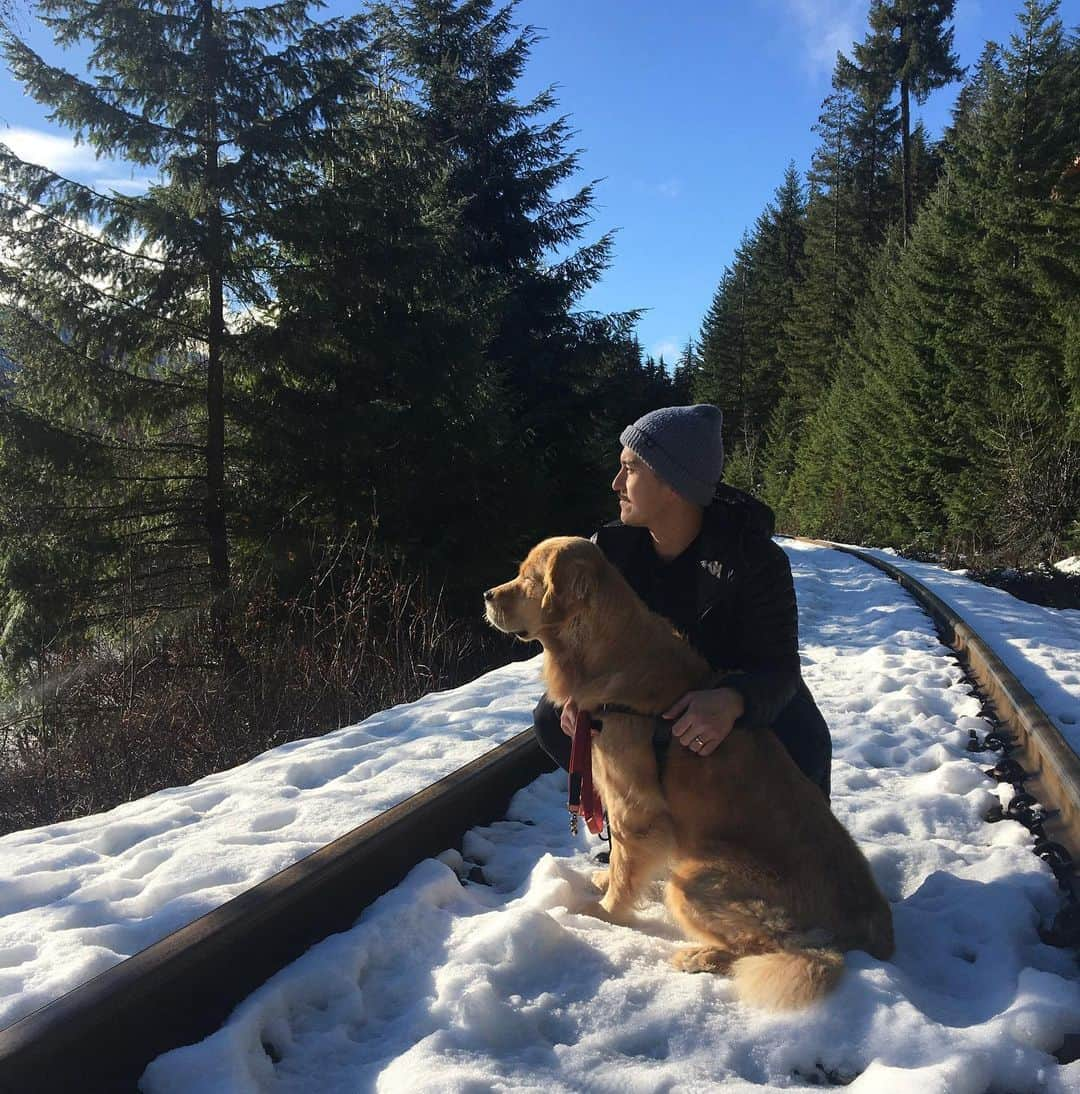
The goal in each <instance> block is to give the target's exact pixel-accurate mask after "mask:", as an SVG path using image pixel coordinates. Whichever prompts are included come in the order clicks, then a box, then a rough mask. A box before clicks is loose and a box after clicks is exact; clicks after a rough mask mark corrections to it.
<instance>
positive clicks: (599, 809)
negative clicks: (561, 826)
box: [566, 710, 604, 836]
mask: <svg viewBox="0 0 1080 1094" xmlns="http://www.w3.org/2000/svg"><path fill="white" fill-rule="evenodd" d="M566 808H567V809H568V810H569V811H570V831H571V832H573V833H574V834H575V835H576V834H577V826H578V817H584V818H585V824H586V825H587V827H588V829H589V831H590V832H592V834H593V835H594V836H598V835H599V834H600V831H601V830H602V829H603V827H604V804H603V802H601V801H600V795H599V794H598V793H597V792H596V787H595V786H594V785H593V780H592V719H591V718H590V717H589V713H588V711H585V710H580V711H578V716H577V721H576V722H575V723H574V743H573V744H572V745H571V747H570V795H569V800H568V801H567V803H566Z"/></svg>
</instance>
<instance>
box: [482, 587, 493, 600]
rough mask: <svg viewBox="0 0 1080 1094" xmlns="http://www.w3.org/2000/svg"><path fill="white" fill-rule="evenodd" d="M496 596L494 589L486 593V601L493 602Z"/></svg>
mask: <svg viewBox="0 0 1080 1094" xmlns="http://www.w3.org/2000/svg"><path fill="white" fill-rule="evenodd" d="M494 596H495V590H494V589H488V590H487V591H486V592H485V593H484V599H485V600H492V599H493V598H494Z"/></svg>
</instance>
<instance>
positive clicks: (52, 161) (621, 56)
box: [0, 0, 1080, 361]
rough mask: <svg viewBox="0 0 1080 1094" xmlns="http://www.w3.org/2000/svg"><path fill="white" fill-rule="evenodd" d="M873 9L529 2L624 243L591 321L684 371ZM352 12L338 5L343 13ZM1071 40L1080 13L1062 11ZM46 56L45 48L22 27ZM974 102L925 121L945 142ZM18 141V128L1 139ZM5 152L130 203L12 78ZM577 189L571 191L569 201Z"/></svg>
mask: <svg viewBox="0 0 1080 1094" xmlns="http://www.w3.org/2000/svg"><path fill="white" fill-rule="evenodd" d="M868 7H869V2H868V0H745V2H743V3H734V2H732V0H669V2H668V3H658V2H657V0H521V3H520V4H519V6H518V9H517V15H518V21H519V22H520V23H523V24H524V23H528V24H531V25H533V26H535V27H537V28H538V29H539V30H540V31H541V32H542V34H543V40H542V41H541V42H539V43H538V44H537V45H536V47H535V48H534V50H533V53H532V56H531V58H530V63H529V66H528V69H527V71H526V73H525V76H524V78H523V81H522V84H521V86H520V96H521V97H522V98H526V97H531V95H532V94H534V93H535V92H536V91H538V90H540V89H541V88H543V87H545V86H547V85H549V84H555V85H557V97H558V100H559V112H560V113H565V114H567V115H569V116H570V120H571V123H572V125H573V127H574V128H575V129H576V130H577V137H576V140H575V145H576V147H578V148H580V149H581V159H580V164H581V173H580V177H579V179H578V181H579V182H583V181H587V180H591V179H599V180H602V181H601V182H600V183H599V185H598V187H597V191H596V198H597V200H596V207H595V221H594V223H593V225H592V235H591V236H590V238H592V236H595V235H600V234H602V233H603V232H605V231H608V230H609V229H617V230H618V234H617V236H616V242H615V253H614V261H613V263H612V266H611V268H610V269H609V270H608V272H607V273H606V274H605V276H604V278H603V280H602V281H601V282H600V283H599V284H598V285H597V286H596V287H595V288H594V289H593V290H592V291H591V292H590V293H589V294H588V295H587V296H586V297H585V299H584V300H583V302H582V306H583V307H587V308H591V309H596V310H601V311H617V310H623V309H628V308H643V309H648V311H646V313H645V315H644V316H643V318H642V320H641V322H640V324H639V327H638V333H639V336H640V338H641V341H642V344H643V346H644V347H645V349H646V350H647V351H648V352H650V353H652V354H654V355H658V354H661V353H663V354H664V355H665V357H666V358H667V359H668V360H669V361H670V360H671V359H672V358H673V357H674V356H675V354H676V353H677V352H678V349H679V348H680V347H681V346H682V345H684V344H685V342H686V340H687V339H688V338H690V337H695V336H696V334H697V331H698V329H699V327H700V325H701V320H702V317H703V316H704V314H705V311H706V309H707V308H708V305H709V301H710V299H711V298H712V294H713V291H714V289H715V287H716V284H717V282H718V280H719V278H720V275H721V273H722V271H723V268H724V266H725V265H726V264H727V263H728V262H730V261H731V258H732V254H733V252H734V249H735V247H736V245H737V244H738V242H739V238H740V237H741V235H742V233H743V231H744V230H745V229H746V228H747V227H748V226H749V225H751V224H752V223H753V221H754V219H755V217H756V216H757V215H758V214H759V213H760V212H761V210H762V208H763V207H764V205H765V203H766V202H767V201H768V200H769V199H770V198H771V196H772V193H773V191H774V190H775V189H776V187H777V186H778V185H779V183H780V181H781V178H782V176H783V172H784V168H785V166H786V165H787V163H788V161H789V160H794V161H795V164H796V166H797V167H798V168H799V170H800V171H805V170H806V168H807V166H808V165H809V162H810V156H811V153H812V151H813V148H814V145H815V143H816V138H815V135H814V133H813V132H812V130H811V126H812V125H813V124H814V122H815V121H816V119H817V115H818V111H819V108H820V105H821V100H822V99H823V98H824V97H825V95H826V94H827V93H828V90H829V78H830V75H831V72H832V66H833V60H834V58H835V56H836V51H837V49H844V50H845V51H849V52H850V45H851V43H852V41H853V40H856V39H859V38H861V37H862V36H863V34H864V33H865V20H866V12H867V10H868ZM1019 7H1020V3H1019V0H1015V2H1014V0H957V4H956V17H955V21H954V26H955V30H956V38H955V47H956V50H957V52H958V53H959V55H960V62H961V64H964V65H971V64H973V63H974V62H975V61H976V60H977V58H978V56H979V54H980V52H981V51H982V48H983V44H984V43H985V42H986V41H987V40H988V39H994V40H997V41H1005V40H1007V39H1008V37H1009V35H1010V34H1011V33H1012V32H1013V31H1014V30H1015V28H1016V12H1017V11H1018V10H1019ZM341 10H345V5H344V4H342V3H337V2H336V3H334V4H333V5H332V7H330V8H328V11H331V12H334V13H336V12H337V11H341ZM1061 16H1062V19H1063V20H1064V22H1065V25H1066V26H1067V27H1076V26H1077V24H1078V23H1080V0H1064V2H1063V3H1062V5H1061ZM24 26H25V27H27V29H28V31H29V37H30V40H31V41H32V43H34V44H35V45H36V46H38V47H39V48H40V47H42V46H44V44H45V43H46V41H47V39H46V38H44V37H43V36H42V35H41V34H40V33H39V32H37V31H35V30H34V29H33V28H32V26H31V25H30V24H29V23H28V22H27V21H25V20H24ZM958 89H959V85H954V86H953V87H951V88H948V89H945V90H943V91H939V92H937V93H935V95H934V96H932V97H931V99H930V100H929V101H928V103H927V104H926V106H925V107H923V108H921V109H920V110H919V113H920V114H921V115H922V117H923V119H924V120H925V122H926V124H927V126H928V127H929V129H930V130H931V132H932V133H934V134H935V135H937V134H939V133H940V132H941V129H942V126H943V125H944V124H945V123H946V122H947V121H948V114H949V109H950V107H951V106H952V103H953V101H954V99H955V96H956V92H957V90H958ZM4 126H8V127H10V128H4ZM0 140H4V141H6V142H7V143H9V144H11V145H12V147H14V149H15V151H16V152H17V153H18V154H20V155H23V156H24V157H25V158H28V159H29V158H33V159H35V160H36V161H37V162H45V163H47V164H48V165H49V166H50V167H53V168H54V169H57V170H61V171H64V172H66V173H68V174H70V175H71V176H73V177H77V178H80V179H82V180H85V181H97V182H98V183H99V184H111V185H115V186H117V187H118V188H126V187H129V186H131V185H132V183H131V178H132V172H131V171H130V170H129V169H128V168H127V167H126V166H124V165H122V164H107V163H95V162H94V160H93V156H92V153H89V152H88V151H87V150H86V149H85V148H82V149H74V148H73V147H72V146H71V143H70V141H69V140H68V139H67V137H66V136H64V134H63V131H61V130H59V129H57V128H55V127H52V126H50V125H49V123H48V122H47V120H46V118H45V113H44V111H43V110H42V109H41V108H40V107H38V106H37V105H36V104H35V103H32V102H30V101H29V100H27V99H26V98H25V97H24V96H23V95H22V92H21V89H20V88H19V87H18V85H16V84H15V83H14V82H13V81H12V79H11V77H10V75H8V74H7V73H6V72H5V73H3V75H2V78H0ZM568 189H569V188H568Z"/></svg>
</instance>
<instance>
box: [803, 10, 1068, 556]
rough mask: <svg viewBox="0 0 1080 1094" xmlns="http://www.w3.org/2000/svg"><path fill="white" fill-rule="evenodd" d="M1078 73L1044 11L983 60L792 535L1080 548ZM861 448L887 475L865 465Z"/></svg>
mask: <svg viewBox="0 0 1080 1094" xmlns="http://www.w3.org/2000/svg"><path fill="white" fill-rule="evenodd" d="M1078 59H1080V50H1078V47H1077V44H1076V43H1075V42H1073V43H1068V42H1067V41H1066V40H1065V38H1064V35H1063V33H1062V28H1061V24H1060V21H1059V20H1058V19H1057V18H1056V5H1052V4H1037V3H1034V2H1029V3H1028V4H1027V5H1026V7H1025V9H1024V12H1023V14H1022V16H1021V31H1020V33H1019V34H1017V35H1015V36H1014V37H1013V39H1012V42H1011V44H1010V46H1009V47H1008V48H1006V49H1004V50H998V49H996V48H988V49H987V51H986V52H985V53H984V55H983V58H982V60H981V62H980V64H979V66H978V69H977V70H976V72H975V73H974V74H973V77H972V80H971V81H970V83H969V84H968V86H967V87H966V88H965V90H964V93H963V94H962V95H961V97H960V100H959V102H958V105H957V110H956V114H955V117H954V123H953V126H952V128H951V129H950V131H949V132H948V134H947V136H946V142H945V149H944V176H943V178H942V180H941V181H940V183H939V184H938V186H937V187H936V189H935V190H934V191H933V193H932V194H931V196H930V197H929V198H928V200H927V201H926V203H925V204H924V206H923V208H922V211H921V213H920V216H919V218H918V221H917V223H916V225H915V229H914V232H913V233H912V236H911V240H910V243H909V244H908V245H907V246H906V247H900V246H899V245H898V244H897V243H895V242H894V243H893V244H891V245H890V246H889V247H886V249H885V250H884V251H883V252H882V255H881V257H880V258H879V259H878V261H877V266H876V273H875V276H874V278H873V279H872V284H871V289H870V291H869V292H868V294H867V296H866V297H865V298H864V299H863V300H862V301H861V303H860V305H859V307H858V309H857V311H856V313H855V321H854V325H853V328H852V331H851V334H850V336H849V338H848V339H847V341H846V342H845V344H844V347H843V351H842V354H841V364H840V367H839V369H838V372H837V375H836V377H835V378H834V380H833V382H832V384H831V386H830V388H829V390H828V394H827V395H826V397H825V399H824V401H823V403H822V405H821V409H820V411H819V412H818V413H817V414H815V416H814V418H813V420H812V421H811V423H810V424H809V426H808V428H807V431H806V434H805V436H804V438H803V440H802V442H801V443H800V445H799V448H798V451H797V454H796V457H795V464H796V468H797V469H796V472H795V474H794V476H793V482H792V485H791V487H790V489H789V490H788V492H787V494H786V496H785V497H786V501H787V504H788V506H789V509H788V511H787V514H786V515H787V517H788V520H789V522H792V523H795V524H797V525H799V526H804V525H805V526H807V527H809V528H812V529H814V530H816V531H818V532H826V531H828V533H829V534H833V535H836V536H838V537H840V538H848V539H870V540H876V541H880V542H889V543H893V544H896V545H904V544H914V545H917V546H921V547H927V548H933V549H943V548H944V549H946V550H949V551H951V552H954V553H956V552H967V553H974V554H978V553H985V554H990V555H997V556H1003V557H1006V558H1011V559H1017V558H1026V559H1029V560H1030V559H1038V558H1044V557H1047V556H1049V555H1052V554H1054V553H1056V552H1059V551H1061V550H1062V549H1063V547H1064V546H1065V545H1067V544H1069V543H1071V542H1072V537H1073V536H1074V535H1075V525H1076V519H1077V513H1078V512H1080V448H1078V445H1077V434H1076V422H1075V406H1076V399H1077V387H1076V381H1077V376H1076V371H1075V353H1076V319H1075V316H1076V300H1077V298H1078V289H1080V248H1078V247H1077V244H1076V240H1077V238H1080V235H1078V228H1080V222H1078V216H1080V202H1078V200H1077V193H1076V190H1075V189H1074V188H1072V187H1071V185H1070V182H1069V180H1070V178H1071V174H1070V172H1071V171H1072V167H1073V165H1074V164H1075V157H1076V146H1075V126H1074V124H1073V121H1072V119H1075V117H1076V116H1077V113H1078V111H1080V98H1078V87H1077V75H1076V74H1077V70H1078ZM856 441H857V442H858V444H859V445H860V456H861V459H862V461H863V463H864V466H865V467H869V468H873V477H872V479H869V480H868V479H867V476H866V474H865V472H860V470H859V469H858V468H857V467H855V466H852V465H851V464H850V463H847V462H846V461H847V460H848V454H849V453H850V452H851V451H852V446H853V444H854V443H855V442H856ZM826 453H828V454H829V458H828V459H826V458H825V454H826ZM830 462H831V463H832V464H834V465H835V466H831V465H830ZM838 469H839V470H838ZM840 482H842V483H843V502H842V504H841V503H840V502H839V501H837V498H838V489H837V487H838V483H840Z"/></svg>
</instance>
